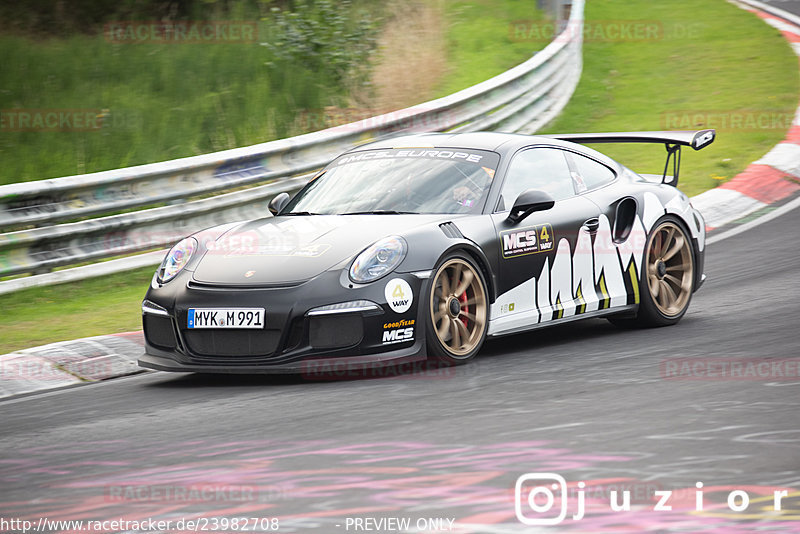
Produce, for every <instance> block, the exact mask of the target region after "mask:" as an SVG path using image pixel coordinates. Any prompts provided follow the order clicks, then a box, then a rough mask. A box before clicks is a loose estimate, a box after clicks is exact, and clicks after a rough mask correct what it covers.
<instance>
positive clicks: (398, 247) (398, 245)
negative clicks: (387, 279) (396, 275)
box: [350, 237, 407, 284]
mask: <svg viewBox="0 0 800 534" xmlns="http://www.w3.org/2000/svg"><path fill="white" fill-rule="evenodd" d="M406 248H407V247H406V241H405V239H403V238H402V237H387V238H384V239H381V240H380V241H376V242H375V243H373V244H372V245H370V246H369V247H367V248H366V249H365V250H364V251H363V252H362V253H361V254H359V255H358V256H357V257H356V259H355V261H353V265H351V266H350V280H352V281H353V282H357V283H359V284H364V283H366V282H372V281H374V280H377V279H378V278H380V277H381V276H384V275H386V274H389V273H390V272H392V271H393V270H394V269H395V267H397V266H398V265H400V262H401V261H403V258H405V257H406Z"/></svg>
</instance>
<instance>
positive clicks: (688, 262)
mask: <svg viewBox="0 0 800 534" xmlns="http://www.w3.org/2000/svg"><path fill="white" fill-rule="evenodd" d="M646 258H647V288H648V290H649V291H650V297H651V299H652V301H653V304H655V306H656V308H657V309H658V311H659V312H660V313H662V314H663V315H665V316H666V317H675V316H677V315H680V314H681V313H683V311H684V310H685V309H686V306H687V305H688V303H689V299H690V298H691V295H692V283H693V280H694V262H693V258H692V249H691V244H690V243H689V239H688V238H687V237H686V234H685V233H684V231H683V230H682V229H681V228H680V227H679V226H678V225H677V224H676V223H674V222H672V221H665V222H663V223H661V225H659V226H658V228H656V230H654V231H653V233H652V234H651V236H650V240H649V241H648V243H647V255H646Z"/></svg>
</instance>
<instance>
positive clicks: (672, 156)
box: [542, 130, 717, 185]
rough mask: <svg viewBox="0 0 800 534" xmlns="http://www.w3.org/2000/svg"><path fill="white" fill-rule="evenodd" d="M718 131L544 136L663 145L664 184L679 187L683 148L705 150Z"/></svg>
mask: <svg viewBox="0 0 800 534" xmlns="http://www.w3.org/2000/svg"><path fill="white" fill-rule="evenodd" d="M716 136H717V132H716V130H698V131H696V132H693V131H676V132H612V133H577V134H553V135H543V136H542V137H549V138H551V139H560V140H561V141H571V142H573V143H580V144H591V143H663V144H664V147H665V148H666V149H667V161H666V163H665V164H664V174H663V175H662V176H661V181H662V183H668V184H671V185H678V173H679V172H680V167H681V147H684V146H690V147H692V148H693V149H695V150H700V149H701V148H705V147H707V146H708V145H710V144H711V143H713V142H714V139H715V138H716ZM670 160H672V176H671V177H669V178H671V179H669V180H668V179H667V178H668V176H667V171H668V170H669V163H670Z"/></svg>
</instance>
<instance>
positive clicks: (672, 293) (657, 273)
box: [608, 215, 695, 328]
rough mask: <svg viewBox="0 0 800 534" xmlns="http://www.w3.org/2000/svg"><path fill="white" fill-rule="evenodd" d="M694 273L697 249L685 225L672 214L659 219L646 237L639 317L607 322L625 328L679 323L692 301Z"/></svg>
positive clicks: (617, 317) (641, 274)
mask: <svg viewBox="0 0 800 534" xmlns="http://www.w3.org/2000/svg"><path fill="white" fill-rule="evenodd" d="M665 242H666V243H665ZM694 271H695V257H694V247H693V245H692V238H691V235H690V234H689V232H688V231H687V230H686V226H685V225H684V224H683V223H682V222H681V221H680V220H679V219H677V218H676V217H673V216H671V215H667V216H666V217H663V218H661V219H659V220H658V221H657V222H656V224H655V225H654V226H653V230H652V231H651V232H650V234H649V235H648V236H647V244H646V245H645V250H644V258H643V268H642V272H641V273H640V276H639V298H640V302H639V310H638V312H637V313H636V316H635V317H631V316H624V315H622V316H611V317H609V318H608V320H609V321H610V322H611V323H613V324H614V325H616V326H619V327H622V328H631V327H634V328H635V327H639V328H644V327H659V326H669V325H673V324H675V323H677V322H678V321H680V320H681V318H682V317H683V316H684V314H685V313H686V310H687V309H688V308H689V304H690V303H691V301H692V293H693V292H694V276H695V272H694Z"/></svg>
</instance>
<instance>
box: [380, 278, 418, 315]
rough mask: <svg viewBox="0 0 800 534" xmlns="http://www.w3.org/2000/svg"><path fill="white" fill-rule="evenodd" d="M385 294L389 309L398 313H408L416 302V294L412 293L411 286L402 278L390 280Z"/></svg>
mask: <svg viewBox="0 0 800 534" xmlns="http://www.w3.org/2000/svg"><path fill="white" fill-rule="evenodd" d="M383 293H384V296H385V297H386V302H387V303H388V304H389V307H390V308H391V309H392V311H395V312H397V313H403V312H406V311H408V309H409V308H410V307H411V303H412V302H414V293H413V292H412V291H411V286H410V285H408V282H406V281H405V280H403V279H402V278H394V279H392V280H389V282H388V283H387V284H386V289H385V290H384V292H383Z"/></svg>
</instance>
